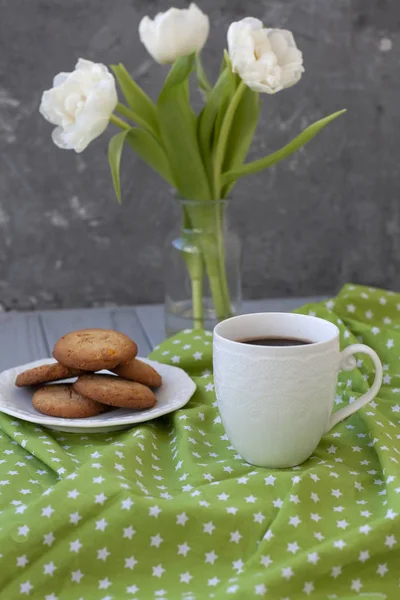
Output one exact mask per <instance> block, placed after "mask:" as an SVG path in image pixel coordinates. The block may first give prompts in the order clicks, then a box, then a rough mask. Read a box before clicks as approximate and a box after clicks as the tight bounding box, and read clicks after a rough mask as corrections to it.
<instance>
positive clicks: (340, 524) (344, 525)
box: [336, 519, 349, 529]
mask: <svg viewBox="0 0 400 600" xmlns="http://www.w3.org/2000/svg"><path fill="white" fill-rule="evenodd" d="M336 525H337V527H339V529H346V528H347V527H348V526H349V523H348V522H347V521H346V520H345V519H342V520H341V521H336Z"/></svg>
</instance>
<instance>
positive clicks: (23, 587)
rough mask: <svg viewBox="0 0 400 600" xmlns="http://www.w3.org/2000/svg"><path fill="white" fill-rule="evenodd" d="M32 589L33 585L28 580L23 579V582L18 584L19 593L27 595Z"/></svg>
mask: <svg viewBox="0 0 400 600" xmlns="http://www.w3.org/2000/svg"><path fill="white" fill-rule="evenodd" d="M32 590H33V585H31V582H30V581H25V583H21V584H20V586H19V591H20V593H21V594H26V595H27V596H28V595H29V594H30V593H31V591H32Z"/></svg>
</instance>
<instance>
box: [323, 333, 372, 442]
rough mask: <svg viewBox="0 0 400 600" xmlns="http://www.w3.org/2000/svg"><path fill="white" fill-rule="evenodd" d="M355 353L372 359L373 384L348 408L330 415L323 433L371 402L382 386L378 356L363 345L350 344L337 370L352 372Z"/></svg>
mask: <svg viewBox="0 0 400 600" xmlns="http://www.w3.org/2000/svg"><path fill="white" fill-rule="evenodd" d="M356 352H361V353H362V354H368V356H370V357H371V358H372V361H373V363H374V366H375V380H374V383H373V384H372V387H371V388H370V389H369V390H368V392H366V393H365V394H363V395H362V396H360V398H358V399H357V400H355V401H354V402H353V404H349V405H348V406H345V407H344V408H342V409H341V410H339V411H337V412H336V413H335V414H333V415H331V417H330V419H329V422H328V425H327V427H326V430H325V433H328V431H330V430H331V429H332V427H335V425H337V424H338V423H340V421H343V419H347V417H349V416H350V415H352V414H353V413H355V412H356V411H357V410H359V409H360V408H362V407H363V406H365V405H366V404H368V402H371V400H373V399H374V398H375V396H376V395H377V393H378V392H379V390H380V387H381V385H382V376H383V368H382V363H381V361H380V360H379V356H378V355H377V353H376V352H375V351H374V350H372V348H369V346H365V345H364V344H352V345H351V346H348V347H347V348H345V349H344V350H343V352H342V353H341V355H340V365H339V368H340V369H341V370H343V371H352V370H353V369H355V368H356V366H357V361H356V359H355V358H354V356H353V355H354V354H356Z"/></svg>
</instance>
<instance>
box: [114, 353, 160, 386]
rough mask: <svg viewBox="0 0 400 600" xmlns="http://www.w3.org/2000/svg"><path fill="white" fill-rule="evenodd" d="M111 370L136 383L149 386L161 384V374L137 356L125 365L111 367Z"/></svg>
mask: <svg viewBox="0 0 400 600" xmlns="http://www.w3.org/2000/svg"><path fill="white" fill-rule="evenodd" d="M112 372H113V373H116V374H117V375H119V376H120V377H123V378H124V379H130V380H131V381H137V383H142V384H143V385H148V386H149V387H160V385H161V384H162V379H161V375H159V374H158V373H157V371H156V370H155V369H153V367H151V366H150V365H148V364H147V363H144V362H142V361H141V360H139V359H138V358H134V359H133V360H131V362H129V363H127V364H126V365H118V367H116V368H115V369H112Z"/></svg>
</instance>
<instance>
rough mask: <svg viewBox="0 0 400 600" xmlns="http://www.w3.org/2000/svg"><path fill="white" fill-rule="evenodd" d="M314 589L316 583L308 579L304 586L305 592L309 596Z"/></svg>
mask: <svg viewBox="0 0 400 600" xmlns="http://www.w3.org/2000/svg"><path fill="white" fill-rule="evenodd" d="M313 591H314V584H313V582H312V581H306V582H305V584H304V587H303V592H304V593H305V594H307V596H309V595H310V594H311V592H313Z"/></svg>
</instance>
